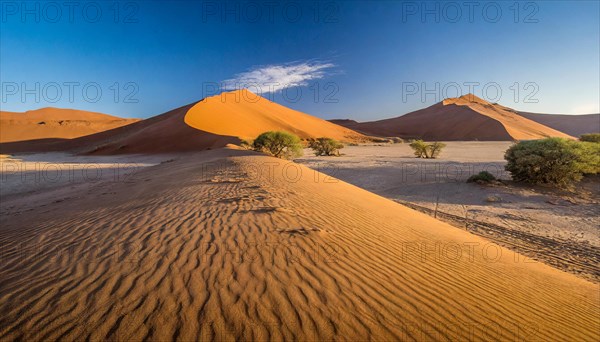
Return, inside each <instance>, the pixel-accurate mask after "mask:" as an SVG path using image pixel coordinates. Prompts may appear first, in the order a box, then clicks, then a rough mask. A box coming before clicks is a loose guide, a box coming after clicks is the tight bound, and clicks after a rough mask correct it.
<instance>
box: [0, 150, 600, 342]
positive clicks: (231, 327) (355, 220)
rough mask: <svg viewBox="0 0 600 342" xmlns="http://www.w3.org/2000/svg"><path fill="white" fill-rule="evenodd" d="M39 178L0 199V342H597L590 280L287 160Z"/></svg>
mask: <svg viewBox="0 0 600 342" xmlns="http://www.w3.org/2000/svg"><path fill="white" fill-rule="evenodd" d="M63 188H64V187H63ZM44 192H47V191H41V192H39V193H27V194H25V193H22V194H15V195H13V196H12V197H11V198H9V199H8V200H4V199H3V200H2V201H1V203H0V214H1V215H0V220H1V222H0V223H1V224H0V227H1V228H0V246H2V247H3V249H2V254H1V255H2V263H0V312H1V315H0V339H2V340H28V341H30V340H56V339H61V340H142V339H143V340H161V341H162V340H282V339H286V340H379V341H381V340H407V341H413V340H414V341H423V340H497V339H503V340H517V339H519V340H521V339H525V340H589V341H594V340H598V338H600V336H599V332H598V330H597V327H598V325H599V324H600V316H599V315H598V312H599V310H600V303H599V300H600V295H599V293H598V291H597V290H598V288H597V285H595V284H593V283H591V282H588V281H586V280H583V279H580V278H577V277H575V276H573V275H571V274H568V273H565V272H562V271H559V270H556V269H554V268H551V267H549V266H547V265H544V264H542V263H539V262H535V261H531V260H524V259H523V258H520V257H519V256H520V255H519V254H517V253H514V252H512V251H510V250H508V249H505V248H503V247H500V246H498V245H496V244H493V243H490V241H488V240H486V239H483V238H481V237H478V236H475V235H473V234H471V233H469V232H467V231H464V230H461V229H457V228H455V227H452V226H450V225H448V224H446V223H444V222H441V221H438V220H435V219H433V218H431V217H430V216H428V215H426V214H422V213H419V212H417V211H415V210H412V209H409V208H407V207H404V206H402V205H400V204H397V203H395V202H393V201H390V200H388V199H385V198H383V197H380V196H377V195H374V194H372V193H369V192H367V191H365V190H362V189H360V188H357V187H355V186H352V185H350V184H347V183H345V182H342V181H338V180H335V179H332V178H329V177H327V176H326V175H324V174H322V173H319V172H315V171H314V170H311V169H308V168H306V167H304V166H301V165H298V164H295V163H288V162H285V161H282V160H278V159H274V158H270V157H264V156H259V155H256V154H255V153H253V152H248V151H237V150H216V151H208V152H204V153H199V154H186V155H185V154H184V155H181V156H179V157H177V158H175V160H173V161H169V162H163V163H161V164H157V165H154V166H149V167H145V168H142V169H140V170H139V171H138V172H136V173H134V174H133V175H132V176H131V177H129V178H128V182H124V183H117V182H112V181H108V180H103V181H99V182H95V183H93V184H92V185H91V186H89V187H87V188H74V189H72V191H71V192H70V196H69V198H67V199H65V200H63V201H60V202H55V201H53V200H52V198H47V197H45V196H44ZM44 201H46V202H45V203H44Z"/></svg>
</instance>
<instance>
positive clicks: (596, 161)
mask: <svg viewBox="0 0 600 342" xmlns="http://www.w3.org/2000/svg"><path fill="white" fill-rule="evenodd" d="M504 159H506V161H507V162H508V163H507V164H506V166H505V169H506V170H507V171H509V172H510V173H511V175H512V178H513V180H515V181H518V182H527V183H532V184H551V185H556V186H560V187H565V186H568V185H570V184H572V183H573V182H577V181H579V180H580V179H581V178H582V177H583V175H584V174H596V173H598V172H599V171H600V144H598V143H591V142H580V141H574V140H568V139H563V138H547V139H541V140H531V141H521V142H519V143H517V144H515V145H513V146H511V147H510V148H509V149H508V150H507V151H506V153H505V154H504Z"/></svg>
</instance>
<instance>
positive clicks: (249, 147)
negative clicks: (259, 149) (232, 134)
mask: <svg viewBox="0 0 600 342" xmlns="http://www.w3.org/2000/svg"><path fill="white" fill-rule="evenodd" d="M240 147H241V148H245V149H246V150H252V149H253V148H254V145H253V143H252V141H250V140H244V139H242V141H240Z"/></svg>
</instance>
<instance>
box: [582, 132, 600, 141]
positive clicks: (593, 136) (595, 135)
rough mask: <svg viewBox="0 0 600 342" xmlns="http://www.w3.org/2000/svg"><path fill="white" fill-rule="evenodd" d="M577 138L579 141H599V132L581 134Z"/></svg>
mask: <svg viewBox="0 0 600 342" xmlns="http://www.w3.org/2000/svg"><path fill="white" fill-rule="evenodd" d="M579 140H581V141H587V142H594V143H600V133H589V134H582V135H581V136H580V137H579Z"/></svg>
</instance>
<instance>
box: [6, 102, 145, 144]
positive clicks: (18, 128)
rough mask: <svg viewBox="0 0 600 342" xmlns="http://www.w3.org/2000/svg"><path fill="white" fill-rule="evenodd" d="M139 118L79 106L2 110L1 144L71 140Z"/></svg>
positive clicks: (129, 122)
mask: <svg viewBox="0 0 600 342" xmlns="http://www.w3.org/2000/svg"><path fill="white" fill-rule="evenodd" d="M137 121H139V119H123V118H119V117H116V116H112V115H107V114H102V113H95V112H88V111H82V110H75V109H62V108H52V107H48V108H41V109H37V110H30V111H26V112H23V113H18V112H7V111H0V143H6V142H15V141H26V140H35V139H50V138H57V139H71V138H77V137H81V136H85V135H90V134H93V133H97V132H102V131H106V130H109V129H113V128H116V127H121V126H125V125H129V124H131V123H134V122H137Z"/></svg>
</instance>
